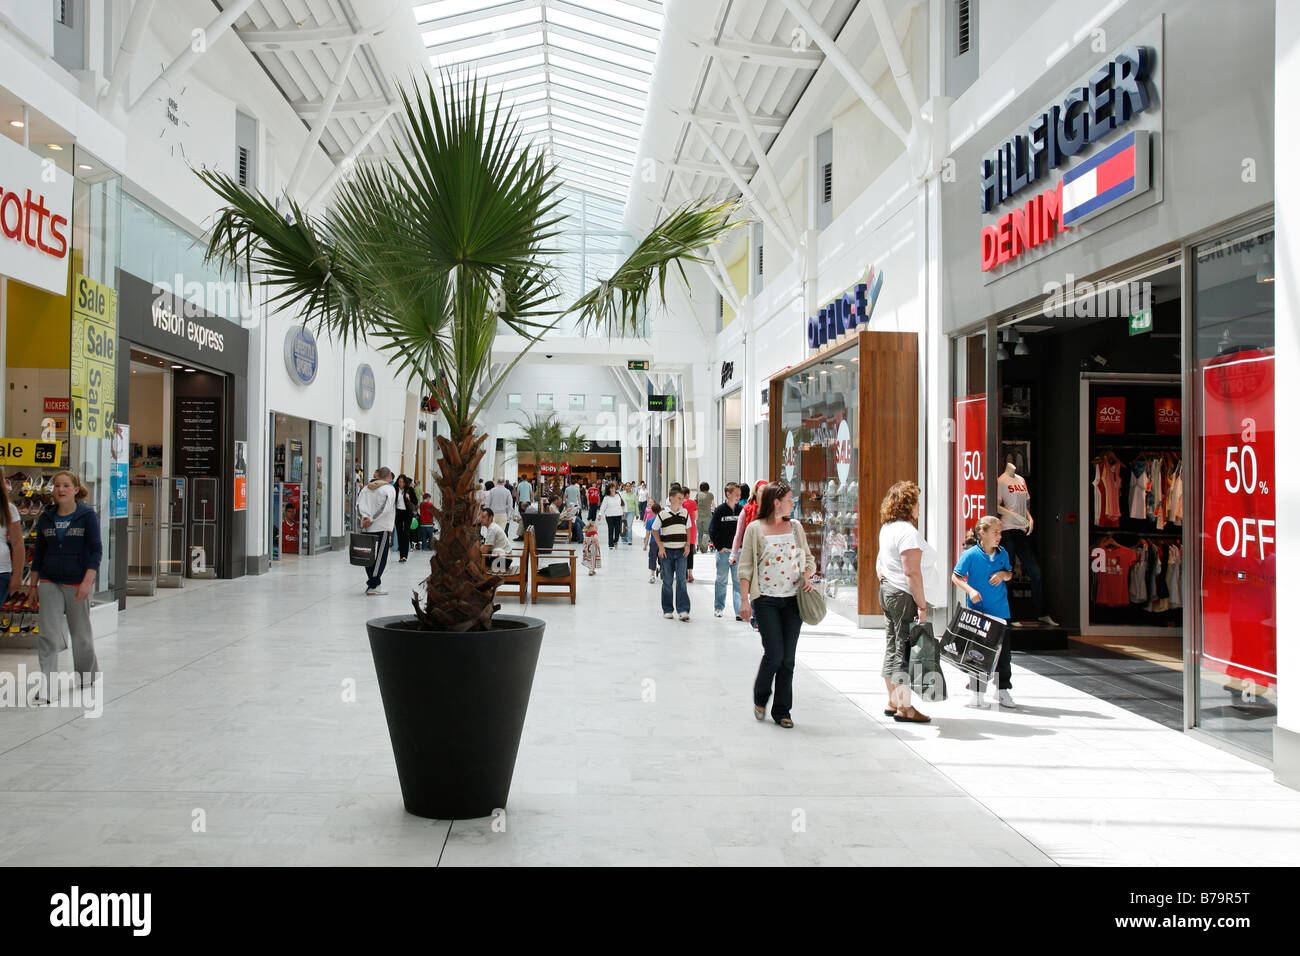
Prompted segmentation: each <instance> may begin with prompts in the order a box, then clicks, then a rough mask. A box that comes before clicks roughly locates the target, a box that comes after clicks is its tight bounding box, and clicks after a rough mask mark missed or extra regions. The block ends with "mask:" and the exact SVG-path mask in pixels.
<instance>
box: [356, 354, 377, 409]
mask: <svg viewBox="0 0 1300 956" xmlns="http://www.w3.org/2000/svg"><path fill="white" fill-rule="evenodd" d="M357 404H358V405H359V406H361V408H362V409H366V410H369V409H370V408H373V407H374V404H375V370H374V369H372V368H371V367H370V366H369V364H366V365H359V366H358V367H357Z"/></svg>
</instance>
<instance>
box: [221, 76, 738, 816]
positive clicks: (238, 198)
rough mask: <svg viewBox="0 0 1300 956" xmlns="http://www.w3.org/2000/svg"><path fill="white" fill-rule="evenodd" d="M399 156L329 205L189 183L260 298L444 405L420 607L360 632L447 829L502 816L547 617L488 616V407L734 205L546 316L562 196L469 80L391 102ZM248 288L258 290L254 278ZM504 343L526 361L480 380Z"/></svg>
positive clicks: (427, 804)
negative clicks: (458, 821) (553, 338)
mask: <svg viewBox="0 0 1300 956" xmlns="http://www.w3.org/2000/svg"><path fill="white" fill-rule="evenodd" d="M402 102H403V113H402V114H401V115H402V117H403V119H404V122H405V127H406V129H405V132H406V136H407V138H408V141H409V144H410V148H409V150H408V151H407V152H405V153H403V154H402V155H401V156H399V157H398V160H397V161H396V162H394V161H391V160H388V161H383V162H380V163H377V164H374V165H368V166H365V167H363V168H358V169H357V170H356V171H355V172H354V173H353V174H352V175H351V176H349V177H348V178H347V179H346V180H345V181H344V182H342V183H341V184H340V185H339V187H338V189H337V191H336V193H335V198H334V203H333V205H332V206H331V207H330V208H329V209H328V210H327V211H326V212H324V213H322V214H320V215H310V214H308V213H307V212H306V211H305V210H303V209H302V208H300V207H299V206H298V205H297V204H295V203H294V202H293V201H292V199H289V201H288V207H287V211H286V212H282V211H280V210H279V209H278V208H277V207H276V205H275V203H274V202H273V201H272V200H270V199H268V198H267V197H265V196H263V195H262V194H260V193H257V192H253V191H250V190H248V189H245V188H242V187H240V186H239V184H238V183H237V182H236V181H235V180H234V179H233V178H231V177H230V176H228V175H226V174H223V173H219V172H215V171H211V170H208V171H202V172H200V173H199V176H200V177H201V178H202V179H203V180H204V182H206V183H207V184H208V186H210V187H211V188H212V189H213V190H215V191H216V193H217V194H218V195H219V196H220V197H221V199H222V201H223V203H224V208H223V209H222V210H221V211H220V212H219V213H218V215H217V218H216V221H215V224H214V226H213V228H212V231H211V234H210V236H209V240H208V248H207V255H208V258H209V259H210V260H212V261H215V262H219V263H221V264H222V265H225V266H230V265H239V266H241V267H242V268H243V269H244V271H245V274H246V275H247V276H248V277H249V282H250V283H252V282H254V281H257V282H260V283H262V284H265V285H268V286H269V287H271V292H272V294H271V296H270V299H269V303H270V305H271V306H272V307H277V306H285V307H294V308H296V309H297V310H299V311H300V312H301V314H302V316H303V321H304V322H306V323H308V324H310V325H313V326H314V327H315V328H317V329H318V330H319V331H320V332H322V333H323V334H326V335H330V336H332V337H334V338H335V339H337V340H341V341H345V342H356V341H357V340H360V339H362V338H364V339H365V340H366V341H368V342H369V343H370V344H371V345H373V346H374V347H376V348H378V349H380V350H382V351H384V352H385V353H386V354H387V355H388V357H389V358H390V361H391V362H392V364H393V365H394V366H396V367H397V368H398V369H399V370H400V372H402V373H404V374H406V375H407V376H408V380H410V381H413V382H418V383H419V384H420V385H421V386H422V388H423V390H424V392H425V394H429V395H432V396H433V398H434V400H435V401H436V402H437V403H438V406H439V407H440V409H441V411H442V413H443V415H444V417H445V418H446V421H447V425H448V434H447V435H445V436H443V435H439V436H438V438H437V442H438V452H439V458H438V461H437V465H438V475H437V479H436V480H437V484H438V487H439V489H440V491H441V493H442V501H441V505H440V507H439V508H438V509H437V515H436V517H437V520H438V525H439V527H440V528H441V533H440V536H439V538H438V539H437V540H435V542H434V547H433V550H432V552H431V553H430V557H429V576H428V577H427V578H426V579H425V580H424V582H423V583H422V585H421V590H417V591H416V592H415V593H414V595H413V596H412V600H411V603H412V606H413V610H414V613H413V614H412V615H407V616H394V617H381V618H376V619H374V620H371V621H369V622H367V625H366V626H367V631H368V633H369V638H370V646H371V652H372V655H373V657H374V662H375V670H376V673H377V675H378V678H379V686H380V692H381V695H382V698H383V705H384V711H385V715H386V717H387V721H388V729H389V737H390V739H391V742H392V746H393V753H394V757H395V760H396V764H397V771H398V777H399V779H400V781H401V787H402V797H403V801H404V803H405V806H406V809H407V810H408V811H409V812H411V813H413V814H417V815H419V816H425V817H434V818H438V819H449V818H453V817H479V816H486V815H489V814H491V813H492V812H493V810H494V809H496V808H498V807H504V806H505V803H506V797H507V795H508V794H509V790H510V780H511V777H512V775H513V772H514V763H515V757H516V755H517V753H518V748H519V740H520V736H521V734H522V731H523V723H524V717H525V715H526V713H527V708H528V699H529V694H530V691H531V688H532V680H533V674H534V670H535V668H536V663H537V657H538V653H539V651H540V648H541V641H542V633H543V630H544V622H542V621H541V620H538V619H536V618H528V617H517V616H507V615H499V614H495V612H496V611H497V610H498V605H496V603H495V595H496V589H497V585H498V578H497V577H496V576H495V575H494V574H493V573H491V571H490V570H488V569H487V568H485V567H483V564H482V562H481V561H480V560H479V554H478V545H479V538H478V520H477V519H478V511H479V506H478V503H477V501H476V499H475V497H474V496H473V494H472V490H473V484H474V479H475V474H476V471H477V468H478V465H479V461H480V459H481V458H482V457H483V454H484V451H483V447H482V446H483V442H484V439H485V438H486V433H485V432H481V431H479V430H478V429H477V428H476V424H475V423H476V421H477V419H478V416H479V414H480V412H481V410H482V409H483V408H484V407H486V406H487V404H488V403H489V402H490V401H491V400H492V398H493V396H494V395H495V394H496V392H497V390H498V389H499V388H500V387H501V385H502V383H503V382H505V380H506V378H507V376H508V374H509V372H510V370H511V369H512V368H513V367H514V365H515V364H516V363H518V362H519V361H520V360H521V359H522V358H523V357H524V355H525V354H527V352H528V351H529V350H530V349H531V348H532V347H533V346H535V345H536V344H537V343H538V342H539V341H540V340H541V339H542V337H543V336H544V335H545V334H546V333H547V332H548V331H549V330H551V329H553V328H555V326H556V325H558V324H559V322H561V321H563V320H564V319H565V318H566V317H568V316H574V317H576V320H577V322H578V324H579V326H580V327H581V328H582V329H583V330H584V331H585V332H588V333H590V332H597V333H604V334H610V335H618V334H624V333H625V332H627V331H630V330H635V329H638V328H639V327H640V322H641V321H642V316H643V313H644V309H645V306H646V304H647V302H648V300H649V298H650V296H651V295H652V294H653V293H655V292H656V291H657V294H658V295H659V296H660V297H661V298H662V296H663V290H664V283H665V281H666V279H667V273H668V270H669V269H671V268H674V267H676V268H678V269H681V265H682V263H683V262H685V261H688V260H690V261H699V250H700V249H702V248H703V247H705V246H707V245H708V244H710V243H712V242H716V241H717V240H718V239H719V238H720V237H721V236H722V234H723V233H725V232H726V231H727V230H728V229H729V228H731V224H729V222H728V218H729V216H730V213H731V211H732V210H731V208H730V204H722V205H705V204H692V205H688V206H684V207H682V208H681V209H679V210H678V211H676V212H675V213H673V214H671V215H669V216H667V217H666V218H665V219H663V220H662V221H661V222H660V223H659V225H658V226H657V227H656V228H654V229H653V230H651V231H650V233H649V234H648V235H647V236H646V237H645V238H644V239H643V240H642V241H641V242H640V243H639V244H638V245H637V247H636V248H635V249H634V250H633V251H632V253H631V254H630V255H629V256H628V257H627V259H626V260H625V261H624V262H623V263H622V264H621V265H620V266H619V267H618V268H617V269H616V270H615V272H614V274H613V275H611V276H610V277H609V278H608V279H606V280H605V281H603V282H600V283H599V284H598V285H596V286H595V287H594V288H592V289H591V290H589V291H588V292H586V293H585V294H583V295H582V296H580V297H579V298H578V299H577V300H576V301H575V302H574V303H573V304H572V305H571V306H569V307H568V308H565V309H562V310H561V309H558V308H556V300H557V293H556V291H555V287H556V286H555V270H554V266H553V265H552V264H551V262H552V253H553V249H552V245H551V243H552V240H553V239H554V238H555V237H556V236H557V235H558V234H559V232H560V229H561V227H562V223H563V219H562V217H561V216H560V214H559V213H558V212H557V211H556V207H557V205H558V202H559V200H558V198H557V196H556V191H557V189H559V187H560V186H561V185H562V184H561V182H560V181H559V178H558V176H557V175H556V172H555V170H554V169H553V167H551V166H550V165H548V163H547V161H546V159H545V157H544V156H543V155H542V153H541V152H540V151H536V150H533V149H531V148H528V147H527V146H526V145H525V143H524V141H523V139H522V135H521V131H520V128H519V124H518V122H517V121H516V120H515V119H514V118H513V116H512V114H511V111H510V110H508V109H506V108H504V107H503V106H502V105H501V102H500V100H499V99H498V100H497V101H496V103H495V104H492V103H489V99H488V96H487V92H486V89H485V88H484V87H483V86H482V85H481V84H480V83H479V81H478V80H477V79H476V78H474V77H470V76H462V77H456V78H453V77H450V76H447V75H444V76H443V78H442V79H441V81H440V82H439V83H438V84H437V85H435V83H434V81H433V80H432V79H430V78H427V77H426V78H424V79H423V80H419V79H417V80H415V81H413V82H412V83H411V85H410V87H409V88H407V89H403V91H402ZM255 276H256V279H255V278H254V277H255ZM499 330H509V331H510V332H511V333H513V334H516V335H519V336H523V337H524V338H525V339H526V340H527V345H526V347H525V348H524V350H523V351H522V352H521V353H520V354H519V355H518V356H516V357H515V358H514V359H513V361H512V362H511V363H510V365H509V366H508V367H507V368H506V370H505V372H504V373H503V374H500V375H498V376H496V377H495V380H493V381H488V378H489V374H488V373H489V368H490V363H491V357H492V346H493V342H494V340H495V339H496V336H497V333H498V331H499Z"/></svg>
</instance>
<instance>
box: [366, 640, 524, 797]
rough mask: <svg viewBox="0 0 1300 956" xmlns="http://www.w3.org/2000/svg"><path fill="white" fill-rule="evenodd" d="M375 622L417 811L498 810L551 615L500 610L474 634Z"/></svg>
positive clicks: (379, 668)
mask: <svg viewBox="0 0 1300 956" xmlns="http://www.w3.org/2000/svg"><path fill="white" fill-rule="evenodd" d="M413 620H414V619H413V618H411V617H410V616H409V615H408V616H394V617H379V618H375V619H374V620H372V621H367V622H366V631H367V632H368V633H369V634H370V653H371V654H372V655H373V656H374V659H375V673H376V674H377V675H378V677H379V693H380V695H381V696H382V698H383V702H384V716H385V717H386V718H387V720H388V737H389V739H390V740H391V741H392V744H393V757H394V758H395V759H396V761H397V776H398V779H399V780H400V781H401V784H402V802H403V803H404V804H405V805H406V810H407V812H408V813H413V814H415V815H416V816H420V817H431V818H434V819H438V820H450V819H453V818H457V819H468V818H472V817H486V816H491V814H492V811H493V810H496V809H497V808H503V807H505V805H506V798H507V797H508V796H509V795H510V778H511V777H512V776H513V775H514V771H515V757H516V755H517V754H518V752H519V738H520V736H521V735H522V734H523V730H524V717H525V716H526V715H527V713H528V697H529V694H530V693H531V691H532V687H533V672H534V671H535V670H536V668H537V655H538V653H539V652H540V651H541V647H542V632H543V631H544V630H545V629H546V622H545V621H540V620H538V619H537V618H532V617H516V616H512V615H505V614H500V615H497V617H495V618H494V619H493V620H494V621H495V622H496V625H497V626H496V628H495V629H493V630H491V631H476V632H472V633H448V632H444V631H416V630H410V629H407V628H402V627H396V626H394V625H399V624H410V623H412V622H413Z"/></svg>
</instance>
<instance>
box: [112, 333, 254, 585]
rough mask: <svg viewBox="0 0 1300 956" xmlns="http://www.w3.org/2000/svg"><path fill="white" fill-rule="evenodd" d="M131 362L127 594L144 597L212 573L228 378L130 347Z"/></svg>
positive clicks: (216, 562)
mask: <svg viewBox="0 0 1300 956" xmlns="http://www.w3.org/2000/svg"><path fill="white" fill-rule="evenodd" d="M129 364H130V371H131V376H130V384H129V400H128V403H127V409H128V418H129V421H128V422H127V430H126V443H127V449H126V455H127V459H126V460H127V463H128V474H129V476H130V479H129V488H128V496H127V502H128V504H127V508H128V510H127V561H126V564H127V594H128V595H149V594H153V593H155V591H156V589H157V588H159V587H181V586H182V585H183V584H184V582H185V579H187V578H215V577H217V570H218V568H219V567H220V560H221V556H222V552H223V548H224V547H225V541H224V535H223V532H222V527H221V516H222V508H223V503H222V500H221V494H222V489H223V488H225V487H226V486H227V476H226V469H227V468H228V467H230V463H229V462H227V461H226V459H225V457H224V456H223V455H222V448H223V447H224V445H225V443H226V442H225V437H224V435H225V433H224V430H223V429H224V422H223V418H224V409H225V405H226V400H227V388H228V383H227V378H228V376H226V375H224V374H221V373H219V372H213V371H210V370H208V369H204V368H199V367H197V366H195V365H191V364H189V363H188V362H185V361H184V360H181V359H176V358H174V357H171V356H167V355H160V354H158V353H156V352H150V351H145V350H142V349H135V348H132V349H131V350H130V363H129ZM224 507H229V505H228V504H226V505H224Z"/></svg>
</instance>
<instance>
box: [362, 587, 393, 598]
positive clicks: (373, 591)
mask: <svg viewBox="0 0 1300 956" xmlns="http://www.w3.org/2000/svg"><path fill="white" fill-rule="evenodd" d="M387 593H388V592H387V591H385V590H384V589H383V588H366V597H382V596H383V595H385V594H387Z"/></svg>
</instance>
